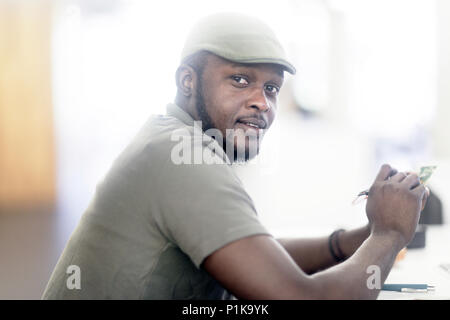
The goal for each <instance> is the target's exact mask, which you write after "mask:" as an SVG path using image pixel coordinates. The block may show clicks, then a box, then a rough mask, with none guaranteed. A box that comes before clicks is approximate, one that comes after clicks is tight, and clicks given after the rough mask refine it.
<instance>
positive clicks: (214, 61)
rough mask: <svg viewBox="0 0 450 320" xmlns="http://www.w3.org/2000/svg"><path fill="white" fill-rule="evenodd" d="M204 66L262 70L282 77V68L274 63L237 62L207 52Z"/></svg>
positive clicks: (224, 68) (223, 68)
mask: <svg viewBox="0 0 450 320" xmlns="http://www.w3.org/2000/svg"><path fill="white" fill-rule="evenodd" d="M206 66H207V67H208V68H210V69H216V71H217V69H222V70H224V71H225V70H230V71H231V70H236V71H237V70H243V69H245V70H248V71H254V72H257V71H259V72H264V73H268V74H273V76H276V77H277V78H281V79H283V78H284V69H283V68H282V67H281V66H280V65H277V64H274V63H237V62H233V61H229V60H226V59H224V58H221V57H219V56H216V55H214V54H209V55H208V56H207V61H206Z"/></svg>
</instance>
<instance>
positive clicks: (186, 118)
mask: <svg viewBox="0 0 450 320" xmlns="http://www.w3.org/2000/svg"><path fill="white" fill-rule="evenodd" d="M166 112H167V115H169V116H172V117H175V118H177V119H178V120H180V121H182V122H183V123H185V124H187V125H188V126H193V125H194V119H193V118H192V117H191V116H190V115H189V113H187V112H186V111H184V110H183V109H181V108H180V107H179V106H177V105H176V104H175V103H169V104H168V105H167V107H166Z"/></svg>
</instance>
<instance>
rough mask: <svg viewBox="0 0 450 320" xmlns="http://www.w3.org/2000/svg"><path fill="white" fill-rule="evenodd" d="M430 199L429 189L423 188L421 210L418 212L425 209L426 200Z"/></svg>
mask: <svg viewBox="0 0 450 320" xmlns="http://www.w3.org/2000/svg"><path fill="white" fill-rule="evenodd" d="M429 197H430V189H428V187H427V186H425V193H424V194H423V197H422V209H421V210H420V211H423V209H425V205H426V204H427V201H428V198H429Z"/></svg>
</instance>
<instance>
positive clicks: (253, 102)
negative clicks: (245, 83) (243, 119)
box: [247, 88, 270, 112]
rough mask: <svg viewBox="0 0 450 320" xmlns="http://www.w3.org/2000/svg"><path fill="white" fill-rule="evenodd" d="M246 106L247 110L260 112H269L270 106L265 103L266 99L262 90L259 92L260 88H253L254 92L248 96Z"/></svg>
mask: <svg viewBox="0 0 450 320" xmlns="http://www.w3.org/2000/svg"><path fill="white" fill-rule="evenodd" d="M247 106H248V107H249V108H255V109H258V110H259V111H261V112H267V111H269V109H270V106H269V103H268V101H267V97H266V95H265V94H264V90H261V89H260V88H255V90H253V93H252V95H251V96H250V99H249V100H248V103H247Z"/></svg>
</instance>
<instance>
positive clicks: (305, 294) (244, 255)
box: [203, 235, 317, 300]
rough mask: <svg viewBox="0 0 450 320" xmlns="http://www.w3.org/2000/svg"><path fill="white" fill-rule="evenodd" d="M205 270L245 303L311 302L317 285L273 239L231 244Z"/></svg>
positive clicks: (208, 260) (248, 239)
mask: <svg viewBox="0 0 450 320" xmlns="http://www.w3.org/2000/svg"><path fill="white" fill-rule="evenodd" d="M203 267H204V268H205V270H206V271H208V272H209V273H210V274H211V275H212V276H213V277H214V278H215V279H216V280H218V281H219V282H220V283H221V284H222V285H223V286H224V287H225V288H226V289H228V290H229V291H230V292H231V293H233V294H234V295H235V296H236V297H238V298H242V299H269V300H270V299H311V298H314V297H315V296H316V292H317V290H316V289H315V288H314V287H313V285H314V282H313V281H312V280H311V278H310V277H309V276H308V275H306V274H305V273H304V272H303V271H302V270H301V269H300V268H299V267H298V266H297V265H296V263H295V262H294V261H293V260H292V258H291V257H290V256H289V254H288V253H287V252H286V251H285V250H284V248H283V247H282V246H281V245H280V244H279V243H278V242H277V241H276V240H275V239H274V238H273V237H271V236H267V235H256V236H250V237H246V238H242V239H240V240H237V241H234V242H231V243H230V244H228V245H226V246H224V247H222V248H220V249H218V250H217V251H215V252H213V253H212V254H211V255H209V256H208V257H207V258H206V259H205V260H204V262H203Z"/></svg>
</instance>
